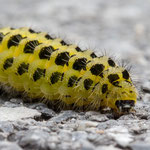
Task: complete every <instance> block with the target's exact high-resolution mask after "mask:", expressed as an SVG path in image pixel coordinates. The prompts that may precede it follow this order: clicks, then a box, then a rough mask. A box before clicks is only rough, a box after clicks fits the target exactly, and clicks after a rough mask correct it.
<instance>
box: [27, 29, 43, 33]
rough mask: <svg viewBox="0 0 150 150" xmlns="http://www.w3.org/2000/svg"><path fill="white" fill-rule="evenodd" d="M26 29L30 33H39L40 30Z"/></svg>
mask: <svg viewBox="0 0 150 150" xmlns="http://www.w3.org/2000/svg"><path fill="white" fill-rule="evenodd" d="M28 31H29V32H30V33H40V32H36V31H34V30H33V29H29V30H28Z"/></svg>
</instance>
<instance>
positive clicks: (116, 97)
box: [102, 68, 137, 114]
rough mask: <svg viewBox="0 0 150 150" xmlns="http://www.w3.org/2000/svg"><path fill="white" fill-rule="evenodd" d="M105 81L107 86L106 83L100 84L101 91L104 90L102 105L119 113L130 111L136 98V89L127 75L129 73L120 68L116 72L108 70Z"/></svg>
mask: <svg viewBox="0 0 150 150" xmlns="http://www.w3.org/2000/svg"><path fill="white" fill-rule="evenodd" d="M117 70H118V69H117ZM107 81H108V84H107V87H106V85H103V86H102V92H103V93H104V92H105V95H104V99H105V100H104V102H105V104H104V105H105V106H108V107H110V108H112V109H113V110H114V111H115V112H117V113H119V114H124V113H128V112H130V110H131V109H132V108H133V107H134V105H135V103H136V100H137V90H136V88H135V86H134V85H133V83H132V81H131V79H130V77H129V73H128V72H127V71H126V70H123V69H122V68H120V69H119V70H118V72H113V73H112V71H110V72H109V73H108V76H107Z"/></svg>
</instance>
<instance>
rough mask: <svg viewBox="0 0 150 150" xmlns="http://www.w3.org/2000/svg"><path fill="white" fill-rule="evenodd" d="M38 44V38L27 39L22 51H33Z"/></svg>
mask: <svg viewBox="0 0 150 150" xmlns="http://www.w3.org/2000/svg"><path fill="white" fill-rule="evenodd" d="M38 45H40V43H39V41H38V40H33V41H29V42H27V43H26V45H25V47H24V53H33V52H34V49H35V47H36V46H38Z"/></svg>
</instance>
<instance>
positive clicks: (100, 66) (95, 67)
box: [90, 64, 105, 76]
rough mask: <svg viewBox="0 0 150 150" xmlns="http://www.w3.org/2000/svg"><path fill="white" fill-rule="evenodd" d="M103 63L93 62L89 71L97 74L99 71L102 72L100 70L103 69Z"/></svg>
mask: <svg viewBox="0 0 150 150" xmlns="http://www.w3.org/2000/svg"><path fill="white" fill-rule="evenodd" d="M104 68H105V67H104V65H103V64H95V65H93V66H92V67H91V69H90V71H91V73H92V74H93V75H96V76H97V75H99V74H100V73H102V71H103V70H104Z"/></svg>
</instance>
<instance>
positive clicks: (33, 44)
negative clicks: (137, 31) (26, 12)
mask: <svg viewBox="0 0 150 150" xmlns="http://www.w3.org/2000/svg"><path fill="white" fill-rule="evenodd" d="M0 82H1V84H4V85H7V86H10V87H13V88H14V89H15V90H17V91H21V92H25V93H27V95H28V96H29V97H31V98H45V99H47V100H48V101H56V100H60V101H62V102H63V103H65V104H66V105H74V106H77V107H82V106H85V107H87V108H89V109H94V110H97V109H99V108H100V107H102V108H104V107H110V108H112V109H113V110H115V111H116V112H120V113H122V112H126V111H129V110H130V109H131V108H132V107H133V106H134V104H135V102H136V99H137V91H136V89H135V87H134V85H133V83H132V81H131V78H130V75H129V73H128V71H127V70H126V69H125V68H123V67H120V66H118V65H117V64H116V63H115V62H114V61H113V60H112V59H111V58H109V57H108V56H100V57H97V56H96V55H95V53H94V52H93V51H91V50H85V51H82V50H81V49H80V48H79V47H78V46H76V45H73V44H67V43H66V42H65V41H63V40H61V39H60V38H53V37H51V36H50V35H48V34H47V33H44V32H35V31H34V30H32V29H30V28H19V29H12V28H8V27H7V28H2V29H0Z"/></svg>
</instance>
